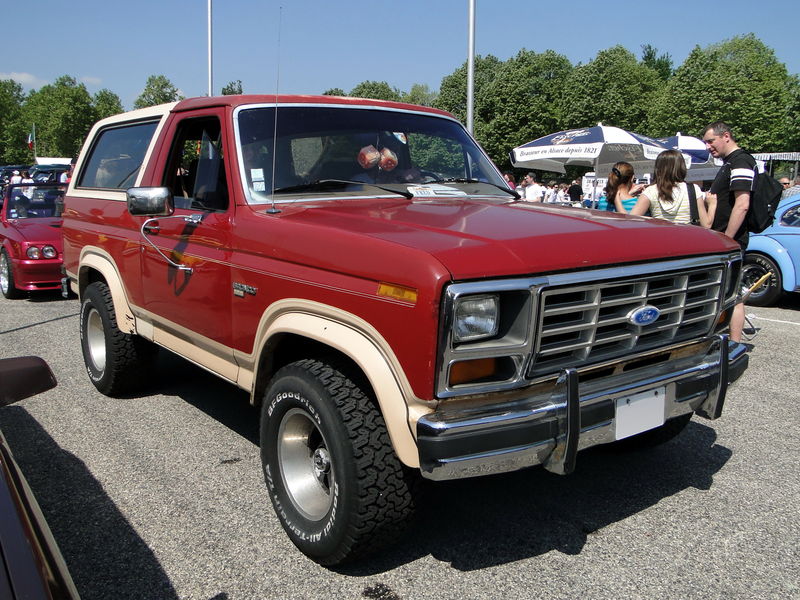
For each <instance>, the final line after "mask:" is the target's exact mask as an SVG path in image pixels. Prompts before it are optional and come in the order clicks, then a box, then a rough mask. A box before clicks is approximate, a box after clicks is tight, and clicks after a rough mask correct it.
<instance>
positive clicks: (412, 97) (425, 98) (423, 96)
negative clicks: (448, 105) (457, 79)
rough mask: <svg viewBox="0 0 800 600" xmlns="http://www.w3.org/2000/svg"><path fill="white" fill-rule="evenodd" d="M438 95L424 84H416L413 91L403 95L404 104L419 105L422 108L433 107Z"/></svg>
mask: <svg viewBox="0 0 800 600" xmlns="http://www.w3.org/2000/svg"><path fill="white" fill-rule="evenodd" d="M437 95H438V94H437V93H436V92H435V91H432V90H431V89H430V88H429V87H428V86H427V85H425V84H424V83H415V84H414V85H412V86H411V90H409V91H408V92H407V93H404V94H403V95H402V100H403V102H408V103H409V104H419V105H420V106H433V104H434V102H436V96H437Z"/></svg>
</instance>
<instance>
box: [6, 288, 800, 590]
mask: <svg viewBox="0 0 800 600" xmlns="http://www.w3.org/2000/svg"><path fill="white" fill-rule="evenodd" d="M748 313H750V314H751V315H752V319H751V320H752V322H753V324H754V325H755V326H756V328H757V330H758V334H757V335H756V337H755V339H754V340H753V344H754V349H753V351H752V354H751V365H750V369H749V370H748V372H746V373H745V375H744V376H743V378H742V380H740V381H739V382H738V383H737V384H735V385H734V386H733V387H732V388H731V389H730V390H729V393H728V400H727V403H726V406H725V411H724V413H723V416H722V418H721V419H720V420H718V421H714V422H710V421H704V420H702V419H699V418H695V419H693V421H692V423H691V424H690V425H689V427H688V428H687V429H686V430H685V431H684V432H683V433H682V434H681V436H679V437H678V438H677V439H676V440H673V441H672V442H670V443H668V444H666V445H664V446H661V447H659V448H657V449H654V450H649V451H642V452H638V453H621V452H619V451H615V450H612V449H607V448H601V449H595V450H591V451H588V452H584V453H581V454H579V456H578V466H577V470H576V472H575V473H574V474H572V475H570V476H567V477H560V476H557V475H552V474H550V473H548V472H546V471H544V470H542V469H538V468H537V469H530V470H527V471H523V472H518V473H514V474H510V475H503V476H493V477H488V478H482V479H476V480H465V481H458V482H450V483H442V484H436V485H432V486H431V489H430V490H429V494H428V497H427V500H426V504H425V506H424V508H423V510H422V511H421V514H420V515H419V520H418V521H417V523H416V524H415V525H414V526H413V528H412V530H411V531H410V532H409V534H408V535H407V536H406V537H405V538H404V539H403V540H402V542H401V543H399V544H398V545H396V546H395V547H393V548H391V549H390V550H388V551H387V552H385V553H383V554H382V555H380V556H377V557H375V558H374V559H373V560H371V561H369V562H367V563H364V564H361V565H358V566H356V567H351V568H349V569H348V570H345V571H341V572H335V571H331V570H327V569H324V568H322V567H319V566H318V565H316V564H315V563H313V562H311V561H310V560H308V559H306V558H305V557H304V556H303V555H301V554H300V553H299V552H298V551H297V550H295V548H294V546H292V544H291V543H290V542H289V540H288V538H287V537H286V536H285V535H284V533H283V530H282V529H281V527H280V524H279V523H278V520H277V519H276V517H275V516H274V515H273V513H272V507H271V505H270V503H269V500H268V498H267V496H266V493H265V489H264V483H263V480H262V476H261V471H260V463H259V455H258V447H257V414H256V412H255V410H254V409H252V408H251V407H250V406H249V405H248V402H247V396H246V395H245V394H244V393H243V392H241V391H239V390H237V389H235V388H233V387H231V386H229V385H227V384H225V383H223V382H221V381H219V380H217V379H216V378H214V377H213V376H211V375H209V374H207V373H206V372H205V371H202V370H201V369H198V368H196V367H194V366H192V365H190V364H188V363H186V362H184V361H182V360H181V359H178V358H176V357H173V356H170V355H167V354H166V353H162V354H161V356H160V359H159V362H158V366H157V368H156V369H155V370H154V371H153V372H151V373H143V374H142V376H143V377H145V378H147V380H148V381H147V387H146V390H145V392H144V394H143V395H142V396H140V397H136V398H129V399H122V400H120V399H110V398H106V397H104V396H102V395H101V394H99V393H98V392H96V391H95V389H94V387H93V386H92V385H91V383H90V382H89V379H88V377H87V376H86V374H85V372H84V368H83V360H82V358H81V352H80V345H79V340H78V316H77V315H78V301H77V300H74V299H73V300H63V299H61V298H60V296H58V295H44V296H35V297H34V298H31V299H27V300H18V301H9V300H5V299H2V298H0V357H10V356H20V355H29V354H34V355H39V356H42V357H44V358H45V359H46V360H47V361H48V362H49V363H50V365H51V368H52V369H53V372H54V373H55V375H56V377H57V379H58V381H59V386H58V387H57V388H56V389H55V390H51V391H49V392H47V393H45V394H42V395H40V396H38V397H35V398H31V399H28V400H25V401H23V402H21V403H19V404H16V405H14V406H10V407H6V408H4V409H2V410H0V427H2V430H3V432H4V434H5V436H6V437H7V438H8V440H9V443H10V444H11V446H12V449H13V451H14V453H15V455H16V457H17V461H18V462H19V463H20V465H21V466H22V468H23V470H24V471H25V473H26V476H27V478H28V480H29V483H30V484H31V487H32V488H33V490H34V492H35V493H36V495H37V498H38V499H39V503H40V504H41V506H42V509H43V511H44V513H45V515H46V516H47V518H48V520H49V522H50V526H51V529H52V530H53V533H54V535H55V537H56V539H57V541H58V543H59V545H60V547H61V549H62V551H63V553H64V555H65V558H66V561H67V564H68V565H69V568H70V570H71V572H72V574H73V578H74V580H75V583H76V585H77V587H78V589H79V591H80V593H81V595H82V597H83V598H84V599H104V600H105V599H110V598H114V599H126V598H131V599H133V598H136V599H143V598H144V599H159V600H160V599H165V600H166V599H171V598H182V599H184V598H185V599H203V600H207V599H214V600H223V599H225V600H227V599H231V600H233V599H263V598H308V599H317V598H336V599H351V600H356V599H360V598H368V599H378V600H400V599H402V600H416V599H436V600H440V599H449V598H458V599H459V600H466V599H473V598H475V599H479V598H480V599H482V598H565V599H566V598H569V599H574V598H586V599H604V598H608V599H615V600H616V599H618V598H659V599H665V598H669V599H687V598H698V599H700V598H702V599H709V598H720V599H721V598H726V599H727V598H759V599H763V598H776V599H778V598H779V599H785V598H800V557H799V556H798V552H799V550H798V549H799V548H800V524H799V523H798V521H799V520H798V508H797V501H798V499H799V498H800V477H799V476H798V474H799V473H800V470H799V469H798V465H797V463H798V458H800V441H798V440H800V437H799V436H798V435H797V430H798V428H800V408H799V403H798V399H800V393H798V387H797V379H796V377H797V375H796V373H797V367H796V362H797V360H798V349H800V295H798V294H795V295H793V296H791V297H787V298H785V299H784V300H783V301H782V302H781V304H780V305H779V306H778V307H775V308H749V309H748Z"/></svg>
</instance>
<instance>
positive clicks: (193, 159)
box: [164, 117, 228, 210]
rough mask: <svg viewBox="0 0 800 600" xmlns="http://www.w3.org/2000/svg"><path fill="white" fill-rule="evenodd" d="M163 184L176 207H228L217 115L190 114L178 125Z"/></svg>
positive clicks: (201, 208)
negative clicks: (215, 116) (195, 116)
mask: <svg viewBox="0 0 800 600" xmlns="http://www.w3.org/2000/svg"><path fill="white" fill-rule="evenodd" d="M164 185H165V186H166V187H168V188H170V189H171V190H172V195H173V197H174V198H175V206H176V207H177V208H190V209H196V210H225V209H226V208H228V183H227V181H226V179H225V163H224V157H223V155H222V139H221V135H220V124H219V120H218V119H216V118H207V117H203V118H189V119H185V120H184V121H183V122H181V123H180V124H179V125H178V129H177V132H176V135H175V140H174V142H173V146H172V151H171V154H170V160H169V162H168V163H167V170H166V172H165V173H164Z"/></svg>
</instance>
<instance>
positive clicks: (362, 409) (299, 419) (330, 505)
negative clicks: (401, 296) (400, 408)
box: [261, 359, 419, 566]
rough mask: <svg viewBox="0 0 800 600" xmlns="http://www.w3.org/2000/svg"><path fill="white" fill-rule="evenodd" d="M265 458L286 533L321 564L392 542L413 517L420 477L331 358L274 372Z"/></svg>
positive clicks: (264, 417) (264, 425)
mask: <svg viewBox="0 0 800 600" xmlns="http://www.w3.org/2000/svg"><path fill="white" fill-rule="evenodd" d="M261 459H262V463H263V467H264V476H265V478H266V482H267V489H268V491H269V495H270V498H271V500H272V504H273V506H274V507H275V512H276V513H277V515H278V518H279V519H280V521H281V524H282V525H283V528H284V529H285V530H286V533H287V534H288V535H289V538H291V540H292V542H294V544H295V545H296V546H297V547H298V548H299V549H300V550H301V551H302V552H303V553H304V554H306V555H307V556H308V557H309V558H311V559H312V560H314V561H316V562H318V563H320V564H322V565H328V566H331V565H337V564H341V563H344V562H347V561H350V560H353V559H355V558H358V557H361V556H364V554H365V553H367V552H370V551H373V550H375V549H377V548H378V547H379V546H383V545H385V544H388V543H390V542H391V541H392V540H394V539H395V538H396V537H397V535H398V534H399V533H400V532H402V530H403V529H404V526H405V524H406V523H407V521H408V520H409V518H410V517H411V515H412V514H413V511H414V497H415V493H414V488H415V486H416V483H417V481H418V478H419V474H418V473H414V472H412V471H410V470H408V469H406V468H405V467H404V466H403V465H402V464H401V463H400V461H399V460H398V458H397V456H396V455H395V453H394V451H393V450H392V446H391V443H390V441H389V435H388V433H387V431H386V425H385V423H384V421H383V417H382V416H381V413H380V411H378V409H377V408H376V406H375V404H374V403H373V402H372V400H371V399H370V398H369V397H368V395H367V393H366V392H365V390H363V389H362V387H361V386H359V385H358V384H357V383H356V382H355V381H354V379H351V378H350V377H348V376H347V375H346V374H345V372H343V371H342V370H339V369H337V368H335V367H334V366H332V365H330V364H327V363H325V362H322V361H318V360H311V359H309V360H301V361H298V362H295V363H292V364H289V365H287V366H285V367H283V368H282V369H280V370H279V371H278V372H277V373H276V375H275V377H274V379H273V381H272V383H271V384H270V387H269V389H268V390H267V392H266V394H265V396H264V404H263V407H262V411H261Z"/></svg>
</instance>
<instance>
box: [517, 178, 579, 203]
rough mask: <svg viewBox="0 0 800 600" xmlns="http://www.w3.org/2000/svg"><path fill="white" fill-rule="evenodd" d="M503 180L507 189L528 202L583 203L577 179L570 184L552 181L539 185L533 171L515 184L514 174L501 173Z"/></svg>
mask: <svg viewBox="0 0 800 600" xmlns="http://www.w3.org/2000/svg"><path fill="white" fill-rule="evenodd" d="M503 178H504V179H505V180H506V183H507V184H508V187H510V188H511V189H512V190H516V192H517V193H518V194H519V195H520V197H521V198H522V199H523V200H526V201H528V202H548V203H558V204H572V205H579V204H580V203H581V202H582V201H583V188H582V187H581V184H580V181H578V180H577V179H576V180H573V181H572V183H571V184H567V183H565V182H557V181H554V180H551V181H548V182H547V183H546V184H541V183H539V182H538V181H537V179H536V173H534V172H533V171H531V172H530V173H528V174H526V175H525V176H524V177H523V178H522V179H521V180H520V182H519V183H517V182H516V180H515V178H514V174H513V173H511V172H508V171H507V172H505V173H503Z"/></svg>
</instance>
